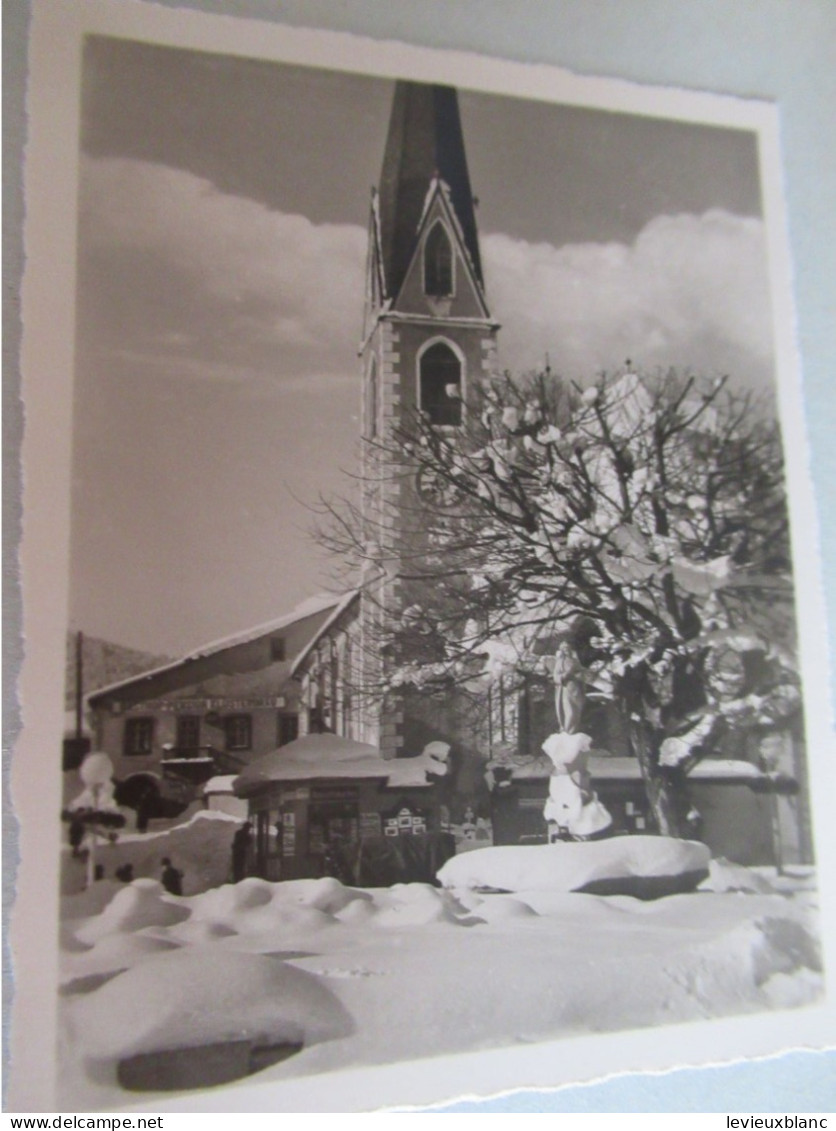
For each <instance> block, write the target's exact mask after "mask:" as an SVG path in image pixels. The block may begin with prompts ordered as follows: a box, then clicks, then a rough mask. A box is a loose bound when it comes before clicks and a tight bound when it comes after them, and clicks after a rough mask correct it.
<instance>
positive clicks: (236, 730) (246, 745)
mask: <svg viewBox="0 0 836 1131" xmlns="http://www.w3.org/2000/svg"><path fill="white" fill-rule="evenodd" d="M224 730H225V731H226V748H227V750H252V746H253V720H252V715H228V716H227V717H226V718H225V719H224Z"/></svg>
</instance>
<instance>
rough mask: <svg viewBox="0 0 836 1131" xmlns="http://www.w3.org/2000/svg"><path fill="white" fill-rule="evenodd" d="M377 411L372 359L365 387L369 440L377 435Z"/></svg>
mask: <svg viewBox="0 0 836 1131" xmlns="http://www.w3.org/2000/svg"><path fill="white" fill-rule="evenodd" d="M378 411H379V409H378V388H377V362H376V361H375V359H374V358H372V363H371V366H370V368H369V379H368V384H367V386H366V435H367V436H368V437H369V439H370V440H373V439H374V438H375V436H376V435H377V417H378Z"/></svg>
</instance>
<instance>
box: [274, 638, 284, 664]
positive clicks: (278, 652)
mask: <svg viewBox="0 0 836 1131" xmlns="http://www.w3.org/2000/svg"><path fill="white" fill-rule="evenodd" d="M286 658H287V649H286V648H285V643H284V637H283V636H274V637H273V638H272V639H271V641H270V659H271V660H273V661H274V663H278V662H280V661H281V660H284V659H286Z"/></svg>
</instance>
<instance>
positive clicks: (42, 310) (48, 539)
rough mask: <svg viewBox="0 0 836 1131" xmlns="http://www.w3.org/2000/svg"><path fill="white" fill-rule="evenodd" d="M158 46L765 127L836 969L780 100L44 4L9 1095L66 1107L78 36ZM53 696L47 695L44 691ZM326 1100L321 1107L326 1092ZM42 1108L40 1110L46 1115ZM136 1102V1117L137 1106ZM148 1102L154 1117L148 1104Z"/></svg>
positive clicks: (272, 1102) (556, 1050)
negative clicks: (60, 1040) (61, 993)
mask: <svg viewBox="0 0 836 1131" xmlns="http://www.w3.org/2000/svg"><path fill="white" fill-rule="evenodd" d="M89 33H95V34H98V35H106V36H115V37H121V38H127V39H137V40H145V41H148V42H158V43H166V44H170V45H173V46H178V47H186V48H192V49H196V50H204V51H215V52H219V53H223V54H228V55H238V56H242V57H251V58H263V59H272V60H275V61H281V62H288V63H298V64H303V65H309V66H318V67H324V68H331V69H337V70H343V71H349V72H355V73H372V74H377V75H381V76H385V77H392V78H394V77H410V78H414V79H417V80H423V81H436V82H449V83H453V84H455V85H457V86H466V87H468V88H470V89H473V90H481V91H488V92H493V93H497V92H498V93H504V94H513V95H514V96H519V97H527V98H533V99H541V100H544V101H548V102H559V103H566V104H572V105H583V106H589V107H596V106H597V107H600V108H605V109H613V108H614V104H615V107H617V109H619V110H623V111H624V112H629V113H635V114H644V115H648V116H652V117H663V118H677V119H679V120H682V121H691V122H700V123H708V124H714V125H718V126H734V127H736V128H744V129H750V130H753V131H755V132H757V134H758V136H759V139H760V145H759V151H760V171H761V179H762V188H763V197H764V219H765V226H766V231H767V234H768V240H769V260H770V281H771V288H772V302H773V322H774V329H775V343H776V371H777V385H778V395H779V408H780V414H781V420H782V428H783V432H784V440H785V446H786V451H787V470H788V492H789V497H790V501H791V514H792V530H793V545H794V556H795V579H796V593H797V611H798V621H799V627H800V636H801V660H802V677H803V683H804V689H805V702H806V719H807V736H808V749H809V751H810V768H809V770H810V795H811V806H812V810H813V824H814V830H815V842H816V857H817V864H818V869H819V877H820V883H821V886H822V898H823V912H822V925H823V935H824V943H825V962H826V969H827V970H829V971H833V970H834V969H836V929H834V928H836V915H834V865H836V828H834V822H833V821H832V819H831V816H830V813H829V806H827V805H826V804H825V801H826V799H827V798H828V797H833V796H836V759H834V758H833V757H832V755H833V752H834V749H833V748H834V740H833V734H832V727H831V718H830V706H829V704H830V678H829V657H828V649H827V640H826V635H825V624H826V617H825V604H824V597H823V588H822V581H821V568H820V561H819V555H818V552H815V553H811V552H810V547H811V545H813V546H815V547H818V536H817V534H816V531H817V517H816V508H815V500H814V493H813V486H812V482H811V477H810V471H809V460H808V456H807V451H808V449H807V442H806V436H805V424H804V416H803V403H802V393H801V376H800V359H799V356H798V350H797V345H796V342H795V340H794V328H795V318H794V314H793V301H792V293H791V278H792V270H791V257H790V248H789V238H788V232H787V222H786V214H785V209H784V203H783V196H782V184H783V175H782V165H781V152H780V146H779V130H778V113H777V109H776V107H775V106H774V105H772V104H769V103H765V102H762V101H755V100H744V99H737V98H731V97H729V96H721V95H715V94H705V93H691V92H686V91H682V90H673V89H669V88H665V89H662V88H658V87H646V86H639V85H635V84H632V83H628V82H625V81H622V80H612V79H599V78H587V77H581V76H578V75H576V74H572V73H570V72H568V71H564V70H560V69H557V68H554V67H550V66H545V65H532V64H521V63H513V62H508V61H502V60H497V59H494V58H489V57H486V56H479V55H469V54H465V53H462V52H447V51H438V50H434V49H429V48H422V47H415V46H408V45H406V44H401V43H387V42H381V41H378V40H371V39H363V38H360V37H357V36H352V35H346V34H342V33H336V32H325V31H310V30H303V29H296V28H290V27H287V26H284V25H278V24H272V23H266V22H264V21H259V20H245V19H241V18H239V17H233V16H217V15H209V14H207V13H203V12H198V11H194V10H186V9H172V8H162V7H158V6H155V5H146V4H138V3H129V4H125V3H124V2H121V0H44V2H42V3H37V4H36V5H35V9H34V12H33V21H32V28H31V40H30V43H31V50H30V86H29V97H28V118H29V140H28V145H27V152H26V168H25V202H26V232H25V240H26V246H25V254H26V262H27V267H26V273H25V277H24V285H23V346H22V371H23V383H22V397H23V402H24V410H25V419H26V425H25V436H24V442H23V452H22V460H23V491H24V494H23V508H24V519H23V538H22V545H21V555H20V560H21V584H22V591H23V609H24V616H23V628H24V638H25V645H26V658H25V662H24V666H23V670H22V673H21V677H20V683H19V696H20V701H21V705H22V717H23V730H22V734H21V736H20V739H19V742H18V744H17V748H16V750H15V752H14V757H13V761H12V771H11V775H12V785H11V793H12V801H13V804H14V806H15V810H16V813H17V815H18V818H19V820H20V822H21V830H20V855H21V862H20V867H19V872H18V879H17V896H16V904H15V907H14V911H13V923H12V929H11V934H10V941H11V946H12V952H13V953H12V957H13V964H14V978H15V1000H14V1007H13V1009H14V1012H13V1024H12V1046H11V1047H12V1057H11V1066H10V1088H9V1101H10V1103H11V1105H12V1108H13V1109H15V1110H21V1111H23V1110H30V1111H33V1110H37V1109H38V1108H39V1107H43V1106H44V1104H45V1100H46V1097H54V1095H55V1063H54V1058H53V1056H51V1055H50V1053H49V1050H51V1049H52V1048H54V1045H55V1008H56V1006H55V990H54V986H55V979H54V978H53V977H52V973H53V971H54V970H55V969H56V965H57V930H54V929H53V927H54V925H55V924H54V922H53V920H52V919H51V917H50V915H51V912H50V913H48V914H47V913H45V908H48V909H52V908H55V907H57V901H58V886H57V868H56V865H55V862H56V860H57V859H58V852H59V833H60V828H59V825H58V822H57V821H55V822H52V821H48V820H47V821H42V820H39V817H38V815H39V813H42V812H57V811H58V809H59V807H60V798H59V791H60V781H59V775H58V774H57V773H55V767H56V759H55V756H54V754H53V751H55V750H57V749H58V748H59V736H60V734H61V732H62V729H63V708H62V699H63V695H62V688H63V679H64V660H63V657H64V633H65V624H66V619H67V617H66V613H67V587H66V580H67V577H68V572H69V551H68V548H69V480H70V476H69V468H70V455H71V451H70V446H71V438H72V404H71V402H72V379H71V374H72V371H73V342H74V318H75V311H74V301H73V296H74V276H75V250H76V185H77V172H78V138H79V119H78V106H79V99H78V83H79V79H80V60H81V44H82V38H83V36H84V35H85V34H89ZM45 688H47V689H48V688H52V689H54V693H53V694H48V693H45V691H44V689H45ZM835 1016H836V1014H835V1013H834V1002H833V995H832V988H831V992H830V995H829V997H828V998H827V999H826V1000H825V1002H824V1003H823V1004H822V1005H821V1006H817V1007H812V1008H808V1009H806V1010H799V1011H793V1013H792V1014H791V1021H790V1022H789V1023H788V1020H787V1015H786V1014H782V1013H780V1012H776V1013H775V1014H769V1015H766V1014H760V1015H757V1016H756V1017H746V1018H730V1019H720V1020H712V1021H710V1022H705V1023H689V1024H688V1025H673V1026H668V1027H665V1028H664V1029H658V1030H643V1031H639V1032H630V1033H629V1034H625V1033H612V1034H605V1035H602V1036H595V1037H578V1038H573V1039H572V1040H565V1041H554V1042H545V1043H543V1044H542V1045H535V1046H531V1047H528V1048H525V1049H520V1048H515V1049H497V1050H492V1051H490V1052H485V1053H478V1054H476V1053H466V1054H465V1053H463V1054H460V1055H458V1056H448V1057H444V1058H439V1059H438V1060H432V1061H426V1062H418V1063H417V1064H415V1063H412V1064H409V1065H408V1066H405V1065H403V1064H398V1065H390V1066H381V1067H375V1068H363V1069H357V1070H351V1071H344V1072H339V1073H334V1074H332V1075H329V1076H328V1081H327V1082H328V1087H327V1093H326V1092H325V1089H324V1088H323V1078H322V1077H307V1078H301V1079H297V1080H292V1081H286V1082H282V1083H271V1084H241V1085H236V1086H234V1087H230V1088H227V1089H223V1090H213V1091H212V1092H211V1094H208V1095H206V1096H203V1095H201V1094H194V1093H191V1094H189V1095H188V1096H185V1097H182V1098H177V1097H173V1098H172V1099H171V1100H169V1101H167V1102H166V1103H165V1104H163V1105H161V1104H159V1103H155V1104H154V1106H153V1110H154V1111H172V1112H173V1111H206V1112H209V1111H212V1112H215V1111H222V1110H225V1111H242V1110H252V1111H263V1110H272V1111H276V1110H285V1111H304V1110H308V1111H347V1110H370V1109H376V1108H381V1107H392V1106H398V1107H404V1106H407V1105H413V1104H426V1103H431V1102H438V1101H440V1100H442V1099H452V1098H454V1097H457V1096H462V1095H465V1094H467V1095H486V1094H495V1093H497V1092H500V1091H503V1090H508V1089H511V1088H514V1087H519V1086H523V1085H525V1086H549V1087H551V1086H556V1085H560V1084H568V1083H579V1082H582V1081H588V1080H590V1079H596V1078H601V1077H603V1076H606V1075H608V1074H610V1073H614V1072H624V1071H647V1070H660V1069H665V1068H670V1067H673V1066H676V1065H701V1064H710V1063H712V1064H717V1063H724V1062H726V1061H733V1060H735V1059H738V1058H739V1057H740V1056H746V1057H751V1056H762V1055H768V1054H770V1053H774V1052H777V1051H780V1050H784V1049H788V1048H792V1047H808V1048H824V1047H826V1046H828V1045H829V1044H831V1043H832V1041H833V1034H834V1031H836V1028H834V1017H835ZM324 1094H326V1096H327V1098H325V1100H324V1102H323V1095H324ZM46 1106H47V1107H48V1106H49V1104H48V1103H47V1105H46ZM135 1110H138V1111H141V1110H144V1109H143V1108H142V1107H137V1108H136V1109H135ZM147 1110H152V1109H151V1108H148V1109H147Z"/></svg>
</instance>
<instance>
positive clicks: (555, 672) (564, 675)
mask: <svg viewBox="0 0 836 1131" xmlns="http://www.w3.org/2000/svg"><path fill="white" fill-rule="evenodd" d="M552 680H553V681H554V710H555V714H556V715H557V725H558V726H559V727H560V729H561V730H562V731H563V733H564V734H574V733H575V732H576V731H577V729H578V727H579V726H580V725H581V715H582V714H583V706H584V701H585V699H586V695H585V692H584V689H583V665H582V664H581V662H580V660H579V659H578V654H577V652H576V651H575V649H574V648H573V647H572V645H571V644H570V643H569V641H568V640H562V641H561V642H560V644H558V646H557V652H556V653H555V657H554V665H553V667H552Z"/></svg>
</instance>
